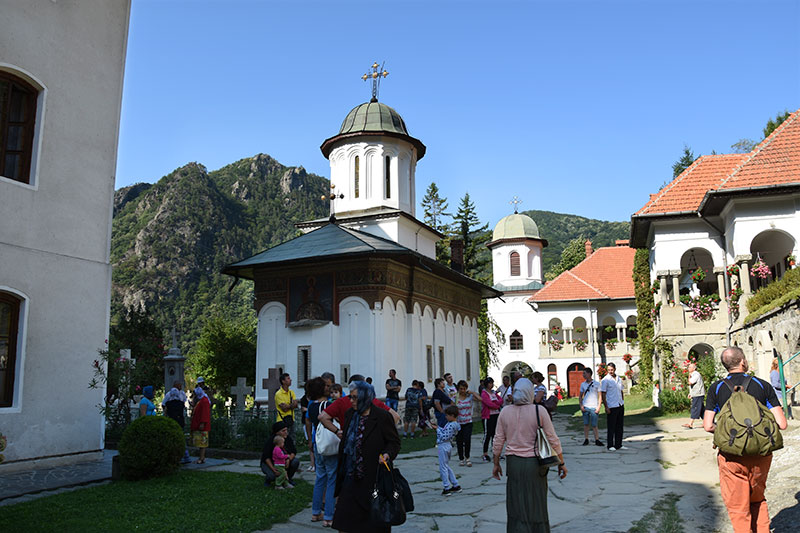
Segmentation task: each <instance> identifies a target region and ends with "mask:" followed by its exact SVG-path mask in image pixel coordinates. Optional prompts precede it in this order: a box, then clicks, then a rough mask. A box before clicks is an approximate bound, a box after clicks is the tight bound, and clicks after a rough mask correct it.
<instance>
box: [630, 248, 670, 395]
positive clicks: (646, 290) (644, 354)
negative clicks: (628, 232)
mask: <svg viewBox="0 0 800 533" xmlns="http://www.w3.org/2000/svg"><path fill="white" fill-rule="evenodd" d="M633 291H634V294H635V295H636V329H637V332H638V334H639V380H640V381H641V383H643V384H646V385H647V384H650V383H652V382H653V353H654V345H653V336H654V334H655V329H654V327H653V312H654V311H655V305H654V301H653V291H652V288H651V286H650V250H648V249H647V248H639V249H637V250H636V254H635V255H634V257H633ZM662 385H663V384H662Z"/></svg>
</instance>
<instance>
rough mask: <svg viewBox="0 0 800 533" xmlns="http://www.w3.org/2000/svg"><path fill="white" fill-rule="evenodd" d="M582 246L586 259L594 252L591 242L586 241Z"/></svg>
mask: <svg viewBox="0 0 800 533" xmlns="http://www.w3.org/2000/svg"><path fill="white" fill-rule="evenodd" d="M583 246H584V247H585V248H586V257H587V258H588V257H589V256H590V255H592V253H593V252H594V250H592V241H590V240H589V239H586V242H585V243H583Z"/></svg>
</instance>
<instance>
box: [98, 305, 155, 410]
mask: <svg viewBox="0 0 800 533" xmlns="http://www.w3.org/2000/svg"><path fill="white" fill-rule="evenodd" d="M108 337H109V339H108V351H109V353H110V359H111V360H112V361H116V359H117V358H118V357H119V351H120V350H122V349H130V351H131V357H132V358H133V359H135V361H136V363H135V365H134V366H133V376H132V377H131V385H132V386H133V387H134V392H139V391H140V390H141V388H142V387H144V386H146V385H153V387H155V388H156V389H160V388H161V387H162V386H163V380H164V363H163V361H162V359H163V357H164V356H165V355H167V351H166V347H165V346H164V332H163V330H162V329H161V327H160V326H159V325H158V323H157V322H156V320H155V318H153V316H152V315H151V314H150V312H148V311H142V310H139V309H130V310H129V311H128V313H127V315H125V316H124V317H123V318H122V319H120V320H119V322H117V323H116V324H112V325H111V328H110V331H109V334H108ZM114 372H115V370H114V369H113V368H109V374H110V377H111V378H112V379H110V380H109V387H108V390H107V391H106V394H107V395H108V396H109V397H110V396H112V395H115V394H116V393H117V391H116V390H114V383H115V382H116V379H114Z"/></svg>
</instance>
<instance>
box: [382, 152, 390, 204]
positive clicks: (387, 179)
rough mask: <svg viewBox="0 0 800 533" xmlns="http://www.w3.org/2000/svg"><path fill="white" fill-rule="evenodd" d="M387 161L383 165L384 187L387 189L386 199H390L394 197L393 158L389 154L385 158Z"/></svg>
mask: <svg viewBox="0 0 800 533" xmlns="http://www.w3.org/2000/svg"><path fill="white" fill-rule="evenodd" d="M385 163H386V164H385V165H384V166H383V182H384V184H383V187H384V190H385V191H386V199H387V200H388V199H389V198H391V197H392V168H391V163H392V158H391V157H389V156H388V155H387V156H386V158H385Z"/></svg>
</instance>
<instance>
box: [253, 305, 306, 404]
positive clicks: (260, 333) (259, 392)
mask: <svg viewBox="0 0 800 533" xmlns="http://www.w3.org/2000/svg"><path fill="white" fill-rule="evenodd" d="M257 328H258V330H257V344H256V387H255V400H256V401H257V402H266V401H268V400H269V391H268V390H266V389H265V388H264V387H263V381H262V378H266V377H267V376H268V375H269V369H270V368H278V367H280V366H282V367H283V368H284V369H285V368H286V367H287V353H286V346H287V340H288V339H287V337H288V336H289V329H288V328H287V327H286V307H285V306H284V305H283V304H280V303H278V302H269V303H268V304H266V305H264V307H262V308H261V310H260V311H259V312H258V325H257ZM295 375H296V373H295Z"/></svg>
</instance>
